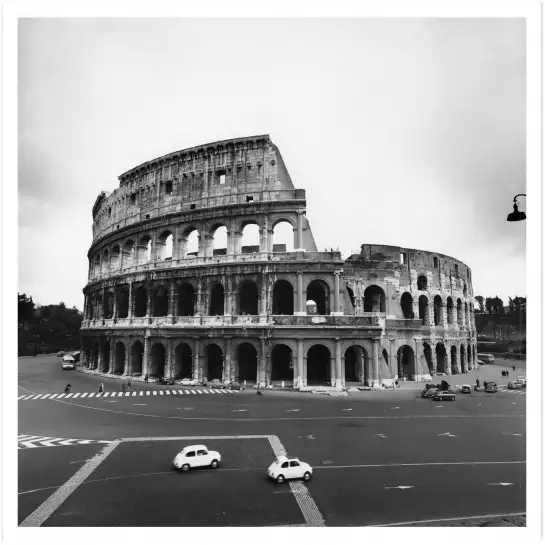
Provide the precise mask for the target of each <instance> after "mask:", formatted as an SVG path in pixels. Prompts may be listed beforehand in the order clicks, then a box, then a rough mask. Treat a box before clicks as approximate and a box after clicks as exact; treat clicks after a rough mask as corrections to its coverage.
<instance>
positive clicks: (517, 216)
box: [507, 193, 526, 221]
mask: <svg viewBox="0 0 545 545" xmlns="http://www.w3.org/2000/svg"><path fill="white" fill-rule="evenodd" d="M517 197H526V193H519V194H518V195H515V198H514V199H513V202H514V204H513V212H511V213H510V214H509V215H508V216H507V221H522V220H525V219H526V214H525V213H524V212H519V207H518V203H517Z"/></svg>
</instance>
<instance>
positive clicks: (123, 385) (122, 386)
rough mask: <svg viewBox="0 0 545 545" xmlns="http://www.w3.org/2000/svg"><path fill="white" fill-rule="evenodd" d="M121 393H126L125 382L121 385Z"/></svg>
mask: <svg viewBox="0 0 545 545" xmlns="http://www.w3.org/2000/svg"><path fill="white" fill-rule="evenodd" d="M121 391H122V392H123V393H125V392H126V391H127V382H126V381H123V384H122V385H121Z"/></svg>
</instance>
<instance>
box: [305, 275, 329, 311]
mask: <svg viewBox="0 0 545 545" xmlns="http://www.w3.org/2000/svg"><path fill="white" fill-rule="evenodd" d="M307 301H314V302H315V303H316V312H317V313H318V314H320V315H326V314H329V286H328V285H327V284H326V283H325V282H323V281H322V280H313V281H312V282H310V284H309V285H308V286H307Z"/></svg>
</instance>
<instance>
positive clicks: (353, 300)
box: [346, 286, 356, 312]
mask: <svg viewBox="0 0 545 545" xmlns="http://www.w3.org/2000/svg"><path fill="white" fill-rule="evenodd" d="M346 293H347V294H348V299H349V300H350V304H351V305H352V309H353V310H354V312H355V311H356V297H355V296H354V290H353V289H352V288H351V287H350V286H346Z"/></svg>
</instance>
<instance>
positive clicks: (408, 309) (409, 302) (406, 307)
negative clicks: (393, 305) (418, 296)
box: [400, 291, 414, 319]
mask: <svg viewBox="0 0 545 545" xmlns="http://www.w3.org/2000/svg"><path fill="white" fill-rule="evenodd" d="M400 303H401V311H402V312H403V318H406V319H411V318H414V312H413V297H412V295H411V294H410V293H409V292H408V291H406V292H404V293H403V295H402V296H401V300H400Z"/></svg>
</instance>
